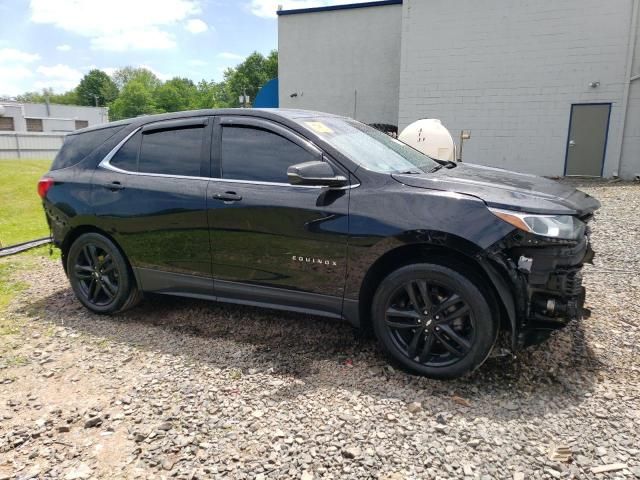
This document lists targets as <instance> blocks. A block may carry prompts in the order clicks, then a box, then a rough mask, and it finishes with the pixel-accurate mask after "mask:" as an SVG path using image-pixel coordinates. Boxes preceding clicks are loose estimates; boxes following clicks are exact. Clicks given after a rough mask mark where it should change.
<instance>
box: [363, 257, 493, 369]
mask: <svg viewBox="0 0 640 480" xmlns="http://www.w3.org/2000/svg"><path fill="white" fill-rule="evenodd" d="M491 305H495V302H494V301H493V299H492V298H491V297H490V295H487V294H483V293H482V290H481V289H480V288H478V286H477V284H476V283H474V281H472V280H471V279H470V278H467V277H466V276H464V275H462V274H460V273H458V272H457V271H455V270H453V269H451V268H448V267H445V266H442V265H436V264H430V263H420V264H413V265H408V266H406V267H402V268H400V269H398V270H396V271H394V272H393V273H391V274H389V276H387V277H386V278H385V279H384V280H383V281H382V283H381V284H380V285H379V286H378V289H377V291H376V293H375V296H374V299H373V305H372V308H371V313H372V321H373V327H374V331H375V334H376V337H377V338H378V341H379V342H380V344H381V346H382V349H383V350H384V351H385V353H386V354H387V355H389V356H390V357H391V358H392V359H393V360H395V361H396V362H398V363H399V364H400V366H401V367H403V368H404V369H406V370H408V371H410V372H413V373H416V374H419V375H424V376H426V377H431V378H440V379H450V378H458V377H461V376H463V375H464V374H466V373H468V372H471V371H473V370H475V369H476V368H478V367H479V366H480V365H482V364H483V363H484V361H485V360H486V359H487V357H488V356H489V353H491V349H492V348H493V345H494V343H495V341H496V338H497V336H498V325H499V319H498V318H497V317H496V315H494V313H493V312H494V311H495V307H494V310H493V311H492V308H491Z"/></svg>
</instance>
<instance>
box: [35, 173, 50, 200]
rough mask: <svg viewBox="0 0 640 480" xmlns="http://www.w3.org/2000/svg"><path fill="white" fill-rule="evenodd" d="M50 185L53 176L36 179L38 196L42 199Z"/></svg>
mask: <svg viewBox="0 0 640 480" xmlns="http://www.w3.org/2000/svg"><path fill="white" fill-rule="evenodd" d="M51 187H53V178H49V177H42V178H41V179H40V180H39V181H38V195H40V198H42V199H44V198H45V197H46V196H47V192H48V191H49V189H50V188H51Z"/></svg>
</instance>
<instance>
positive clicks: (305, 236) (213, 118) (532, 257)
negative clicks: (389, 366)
mask: <svg viewBox="0 0 640 480" xmlns="http://www.w3.org/2000/svg"><path fill="white" fill-rule="evenodd" d="M38 193H39V195H40V196H41V197H42V199H43V206H44V209H45V212H46V217H47V220H48V223H49V226H50V228H51V231H52V237H53V242H54V244H55V245H56V246H57V247H59V248H60V249H61V252H62V264H63V266H64V269H65V271H66V274H67V276H68V278H69V282H70V284H71V287H72V288H73V291H74V293H75V295H76V296H77V298H78V300H79V301H80V302H81V303H82V304H83V305H84V306H85V307H87V308H88V309H89V310H91V311H93V312H95V313H100V314H113V313H117V312H121V311H123V310H126V309H128V308H131V307H133V306H134V305H136V304H137V303H138V302H139V301H140V300H141V298H142V295H143V292H156V293H161V294H167V295H179V296H186V297H194V298H203V299H211V300H218V301H222V302H231V303H239V304H244V305H255V306H264V307H270V308H280V309H285V310H292V311H297V312H303V313H308V314H317V315H324V316H327V317H334V318H342V319H345V320H346V321H348V322H350V323H351V324H352V325H354V326H356V327H360V328H368V329H371V330H373V332H374V333H375V335H376V337H377V339H378V340H379V342H380V345H381V346H382V348H383V350H384V351H385V352H386V353H387V354H388V355H389V356H390V357H391V359H393V360H395V361H396V362H397V363H399V364H400V365H401V366H403V367H404V368H405V369H408V370H410V371H412V372H415V373H418V374H422V375H426V376H430V377H436V378H453V377H458V376H461V375H463V374H465V373H466V372H469V371H472V370H474V369H475V368H477V367H479V366H480V365H481V364H482V363H483V362H484V361H485V359H486V358H487V357H488V356H489V354H490V352H491V349H492V348H493V346H494V344H495V343H496V339H497V338H498V334H499V333H500V332H501V331H504V332H507V335H508V336H509V337H508V338H509V339H510V345H511V348H512V349H513V350H514V351H515V350H516V349H518V348H522V347H524V346H526V345H530V344H534V343H538V342H540V341H541V340H543V339H545V338H546V337H547V336H548V335H549V333H550V332H551V331H553V330H554V329H557V328H559V327H562V326H564V325H566V324H567V323H568V322H569V321H570V320H572V319H579V318H581V317H582V312H583V304H584V298H585V290H584V288H583V286H582V282H581V269H582V266H583V264H584V263H585V262H589V261H591V259H592V258H593V251H592V250H591V247H590V245H589V228H588V227H587V223H588V222H589V220H590V219H591V218H592V216H593V214H594V211H595V210H596V209H598V208H599V206H600V204H599V202H598V201H597V200H596V199H594V198H592V197H590V196H589V195H587V194H585V193H583V192H581V191H578V190H575V189H574V188H571V187H568V186H565V185H562V184H560V183H557V182H554V181H552V180H547V179H544V178H540V177H536V176H533V175H525V174H520V173H514V172H509V171H506V170H501V169H496V168H489V167H484V166H479V165H470V164H466V163H454V162H444V161H438V160H434V159H431V158H429V157H428V156H425V155H423V154H422V153H420V152H418V151H417V150H414V149H412V148H411V147H409V146H407V145H406V144H404V143H402V142H400V141H398V140H395V139H393V138H392V137H390V136H388V135H386V134H384V133H382V132H379V131H378V130H375V129H373V128H371V127H368V126H366V125H363V124H362V123H359V122H357V121H355V120H352V119H349V118H344V117H339V116H335V115H330V114H325V113H318V112H309V111H302V110H284V109H273V110H271V109H267V110H252V109H229V110H199V111H191V112H180V113H171V114H165V115H154V116H145V117H139V118H135V119H130V120H123V121H119V122H114V123H109V124H105V125H100V126H97V127H91V128H85V129H83V130H79V131H78V132H75V133H73V134H70V135H68V136H67V137H66V140H65V142H64V145H63V147H62V149H61V150H60V152H59V153H58V155H57V157H56V159H55V161H54V162H53V165H52V166H51V170H50V171H49V172H48V173H47V174H46V175H45V176H44V177H43V178H42V179H41V180H40V182H39V184H38Z"/></svg>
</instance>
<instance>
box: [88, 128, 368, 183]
mask: <svg viewBox="0 0 640 480" xmlns="http://www.w3.org/2000/svg"><path fill="white" fill-rule="evenodd" d="M140 130H142V127H138V128H136V129H135V130H134V131H132V132H131V133H129V135H127V136H126V137H124V138H123V139H122V140H120V142H118V144H117V145H116V146H115V147H113V148H112V149H111V151H110V152H109V153H107V154H106V155H105V157H104V158H103V159H102V160H101V161H100V163H99V164H98V168H102V169H104V170H111V171H112V172H117V173H122V174H125V175H137V176H143V177H160V178H176V179H185V180H207V181H213V182H228V183H245V184H248V185H273V186H279V187H293V188H315V189H318V188H327V187H323V186H320V185H292V184H290V183H284V182H260V181H257V180H236V179H232V178H217V177H194V176H189V175H169V174H166V173H146V172H132V171H130V170H124V169H122V168H118V167H114V166H113V165H111V159H112V158H113V157H114V156H115V155H116V153H118V151H119V150H120V149H121V148H122V146H123V145H124V144H125V143H127V141H128V140H129V139H130V138H131V137H133V136H134V135H135V134H136V133H138V132H139V131H140ZM359 186H360V184H359V183H358V184H355V185H348V186H346V187H341V188H335V189H333V190H346V189H350V188H355V187H359Z"/></svg>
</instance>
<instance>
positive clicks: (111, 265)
mask: <svg viewBox="0 0 640 480" xmlns="http://www.w3.org/2000/svg"><path fill="white" fill-rule="evenodd" d="M73 273H74V275H75V277H76V279H77V280H78V284H79V286H80V290H81V292H82V294H83V295H84V298H85V299H86V300H87V302H89V303H91V304H93V305H96V306H105V305H108V304H109V303H111V302H113V299H114V298H115V297H116V295H117V293H118V290H119V288H120V275H121V274H120V272H119V271H118V268H117V266H116V264H115V262H114V260H113V256H112V255H111V254H110V253H109V252H107V251H105V250H104V249H103V248H102V247H100V246H98V245H95V244H93V243H87V244H85V245H84V246H83V248H82V253H81V254H80V255H78V256H77V257H76V260H75V263H74V265H73Z"/></svg>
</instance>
